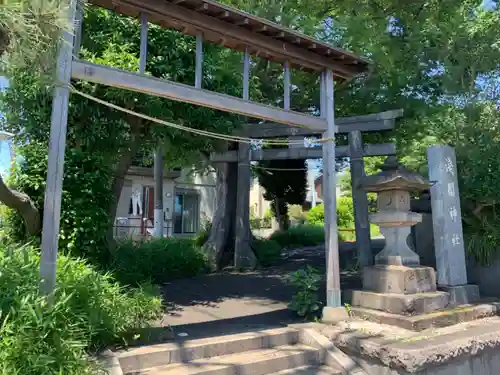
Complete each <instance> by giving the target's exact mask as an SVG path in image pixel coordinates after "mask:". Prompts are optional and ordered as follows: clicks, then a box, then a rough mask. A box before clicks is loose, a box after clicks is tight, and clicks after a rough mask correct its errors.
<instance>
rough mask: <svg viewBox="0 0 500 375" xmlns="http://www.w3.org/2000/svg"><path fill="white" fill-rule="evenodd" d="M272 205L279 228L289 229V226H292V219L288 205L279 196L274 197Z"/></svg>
mask: <svg viewBox="0 0 500 375" xmlns="http://www.w3.org/2000/svg"><path fill="white" fill-rule="evenodd" d="M272 205H273V206H272V208H273V210H274V215H275V217H276V221H277V222H278V226H279V230H288V228H289V227H290V221H289V218H288V213H287V209H288V205H287V204H286V203H285V202H283V201H282V200H280V199H279V198H278V197H275V198H274V201H273V202H272Z"/></svg>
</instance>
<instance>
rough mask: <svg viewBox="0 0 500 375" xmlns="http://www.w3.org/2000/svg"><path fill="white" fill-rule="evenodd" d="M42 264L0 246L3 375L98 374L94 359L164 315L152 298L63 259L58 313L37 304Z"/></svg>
mask: <svg viewBox="0 0 500 375" xmlns="http://www.w3.org/2000/svg"><path fill="white" fill-rule="evenodd" d="M39 267H40V256H39V254H38V251H37V249H35V248H33V247H29V246H25V247H23V248H20V247H19V246H14V245H5V244H1V245H0V312H1V315H0V337H1V340H0V374H2V375H4V374H5V375H7V374H19V375H21V374H23V375H24V374H30V375H42V374H43V375H60V374H64V375H82V374H84V375H85V374H95V373H96V372H95V371H96V364H95V363H91V362H90V361H89V360H88V359H87V358H88V355H89V354H92V353H94V352H95V351H96V350H98V349H100V348H103V347H104V346H107V345H110V344H112V343H115V342H117V341H118V340H123V339H126V338H128V337H131V335H133V333H134V330H135V329H139V328H141V327H143V326H145V325H147V323H148V322H150V321H151V320H153V319H155V318H157V317H158V316H159V314H160V312H161V300H160V298H158V297H156V296H153V295H151V293H150V292H151V291H152V290H149V291H147V290H146V289H138V290H136V291H126V290H124V289H123V288H122V287H120V286H119V285H118V284H117V283H115V282H114V281H113V279H112V278H111V276H110V275H109V274H101V273H99V272H97V271H96V270H95V269H94V268H93V267H91V266H89V265H88V264H87V263H86V262H84V261H82V260H78V259H73V258H69V257H66V256H60V257H59V260H58V268H57V276H58V279H57V290H56V293H55V297H54V302H53V304H52V305H47V303H46V302H45V300H44V299H42V298H39V297H38V280H39V278H38V272H39Z"/></svg>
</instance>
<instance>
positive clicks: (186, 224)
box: [173, 191, 200, 234]
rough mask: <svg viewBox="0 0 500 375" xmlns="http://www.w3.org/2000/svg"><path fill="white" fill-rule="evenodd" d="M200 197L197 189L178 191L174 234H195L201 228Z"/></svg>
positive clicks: (175, 205) (175, 204) (175, 202)
mask: <svg viewBox="0 0 500 375" xmlns="http://www.w3.org/2000/svg"><path fill="white" fill-rule="evenodd" d="M199 216H200V199H199V196H198V194H197V193H196V192H195V191H177V192H176V193H175V200H174V218H173V219H174V234H194V233H197V232H198V229H199V221H200V220H199Z"/></svg>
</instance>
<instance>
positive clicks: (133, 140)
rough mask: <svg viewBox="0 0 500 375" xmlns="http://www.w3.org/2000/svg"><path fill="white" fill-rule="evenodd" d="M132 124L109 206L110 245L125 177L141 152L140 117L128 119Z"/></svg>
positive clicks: (114, 180) (114, 177)
mask: <svg viewBox="0 0 500 375" xmlns="http://www.w3.org/2000/svg"><path fill="white" fill-rule="evenodd" d="M128 122H129V124H130V133H131V134H130V142H129V144H128V147H127V148H126V149H125V150H124V152H123V153H122V154H121V156H120V159H119V160H118V163H117V164H116V167H115V171H114V176H113V181H112V183H111V191H112V192H113V196H114V199H113V201H112V202H110V204H109V209H108V217H109V228H108V243H110V244H111V243H113V239H114V236H113V228H114V225H115V217H116V211H117V209H118V202H119V200H120V195H121V193H122V189H123V185H124V183H125V176H126V175H127V172H128V170H129V169H130V167H131V166H132V162H133V160H134V157H135V155H137V153H138V152H139V149H140V147H141V133H142V128H143V122H142V120H141V119H139V118H138V117H132V116H131V117H130V118H129V119H128Z"/></svg>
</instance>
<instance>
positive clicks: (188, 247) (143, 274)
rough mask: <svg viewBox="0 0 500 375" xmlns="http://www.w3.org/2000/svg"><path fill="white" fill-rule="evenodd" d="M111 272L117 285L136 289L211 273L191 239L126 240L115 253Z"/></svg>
mask: <svg viewBox="0 0 500 375" xmlns="http://www.w3.org/2000/svg"><path fill="white" fill-rule="evenodd" d="M111 268H112V270H113V273H114V275H115V277H116V279H117V280H118V281H120V282H121V283H123V284H126V285H136V284H140V283H142V282H144V281H151V282H152V283H154V284H161V283H164V282H166V281H169V280H172V279H178V278H182V277H190V276H195V275H198V274H200V273H204V272H206V271H207V270H208V261H207V257H206V256H205V254H204V252H203V251H202V250H201V248H200V247H198V246H196V241H195V240H194V239H189V238H180V239H179V238H154V239H150V240H139V241H134V240H125V241H122V242H120V243H119V244H118V246H117V248H116V250H114V251H113V252H112V261H111Z"/></svg>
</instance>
